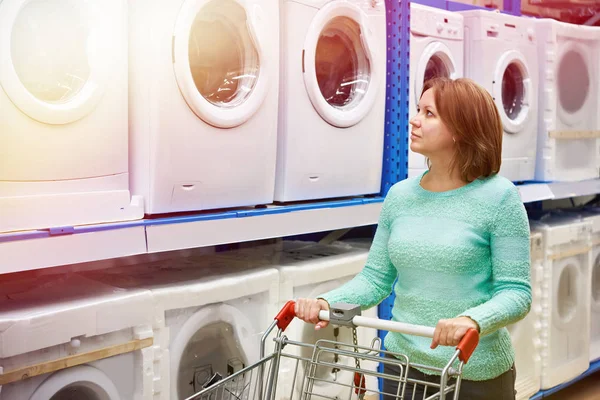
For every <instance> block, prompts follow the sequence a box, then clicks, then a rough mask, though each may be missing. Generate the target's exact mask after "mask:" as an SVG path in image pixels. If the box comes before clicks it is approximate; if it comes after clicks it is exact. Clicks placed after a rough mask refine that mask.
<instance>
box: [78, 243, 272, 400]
mask: <svg viewBox="0 0 600 400" xmlns="http://www.w3.org/2000/svg"><path fill="white" fill-rule="evenodd" d="M258 265H259V264H258V263H256V264H249V263H246V262H244V261H236V260H233V259H228V260H224V259H218V258H215V257H211V256H209V255H205V256H201V257H197V258H194V257H192V258H185V259H170V260H163V261H157V262H153V263H147V264H138V265H129V266H125V267H116V268H113V269H107V270H104V271H93V272H89V273H87V274H86V276H88V277H90V278H93V279H97V280H99V281H102V282H106V283H108V284H111V285H114V286H117V287H123V288H144V289H149V290H150V291H151V292H152V298H153V307H154V310H155V316H154V318H155V319H154V325H153V329H154V331H155V332H154V336H155V338H156V341H155V345H154V355H155V358H156V362H155V365H154V376H153V381H154V399H162V400H168V399H184V398H187V397H189V396H191V395H193V394H194V393H196V392H198V391H200V390H201V389H202V388H203V386H204V385H205V384H207V383H208V382H209V380H210V379H211V378H212V377H213V376H215V374H216V373H218V374H220V375H221V376H222V377H223V378H225V377H227V376H228V375H230V374H231V373H234V372H237V371H239V370H240V369H241V368H243V367H245V366H249V365H250V364H252V363H255V362H257V361H258V359H259V345H260V339H261V335H262V334H263V333H264V331H265V330H266V328H267V327H268V326H269V324H270V323H271V321H272V320H273V318H274V317H275V315H276V314H277V310H276V304H277V296H278V285H279V273H278V271H277V270H276V269H275V268H268V267H267V268H262V267H257V266H258ZM272 343H273V342H272V340H271V341H270V342H269V343H267V346H268V347H267V351H269V349H272ZM250 378H251V377H250V376H245V379H244V380H243V381H237V382H236V381H234V382H231V383H230V384H228V386H227V390H230V391H231V392H232V393H233V394H232V397H234V398H235V396H239V395H240V393H241V390H242V389H243V388H244V385H246V384H247V383H248V381H247V380H248V379H250Z"/></svg>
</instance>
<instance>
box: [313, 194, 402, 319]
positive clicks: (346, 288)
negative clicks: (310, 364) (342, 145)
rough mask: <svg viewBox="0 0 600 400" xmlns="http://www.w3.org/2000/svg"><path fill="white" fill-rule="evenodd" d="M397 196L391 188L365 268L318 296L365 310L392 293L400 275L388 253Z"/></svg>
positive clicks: (330, 302) (331, 301) (328, 300)
mask: <svg viewBox="0 0 600 400" xmlns="http://www.w3.org/2000/svg"><path fill="white" fill-rule="evenodd" d="M394 197H395V191H394V190H393V189H392V190H391V191H390V192H389V193H388V195H387V196H386V199H385V201H384V203H383V207H382V209H381V214H380V216H379V223H378V225H377V230H376V232H375V237H374V238H373V243H372V245H371V249H370V250H369V255H368V257H367V262H366V265H365V266H364V268H363V270H362V271H361V272H360V273H359V274H358V275H356V276H355V277H354V278H353V279H352V280H350V281H349V282H347V283H346V284H344V285H342V286H340V287H339V288H336V289H334V290H332V291H330V292H328V293H325V294H323V295H321V296H319V297H320V298H323V299H325V300H326V301H327V302H328V303H329V304H333V303H349V304H356V305H360V306H361V308H362V309H363V310H366V309H368V308H371V307H373V306H375V305H377V304H379V303H381V301H382V300H383V299H385V298H387V297H388V296H389V295H390V293H391V292H392V286H393V284H394V281H395V280H396V277H397V275H398V271H397V270H396V268H395V267H394V265H393V264H392V262H391V261H390V257H389V254H388V240H389V237H390V230H391V217H390V216H391V209H392V207H393V203H394Z"/></svg>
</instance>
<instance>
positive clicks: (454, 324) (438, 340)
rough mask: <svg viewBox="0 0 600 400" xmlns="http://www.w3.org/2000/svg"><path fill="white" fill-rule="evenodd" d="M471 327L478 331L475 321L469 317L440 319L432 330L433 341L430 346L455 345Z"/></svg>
mask: <svg viewBox="0 0 600 400" xmlns="http://www.w3.org/2000/svg"><path fill="white" fill-rule="evenodd" d="M471 328H474V329H477V331H479V326H478V325H477V322H475V321H473V320H472V319H471V318H469V317H458V318H452V319H440V320H439V321H438V323H437V326H436V327H435V331H434V332H433V341H432V342H431V348H432V349H435V348H436V347H438V345H442V346H456V345H458V343H459V342H460V340H461V339H462V338H463V336H465V334H466V333H467V331H468V330H469V329H471Z"/></svg>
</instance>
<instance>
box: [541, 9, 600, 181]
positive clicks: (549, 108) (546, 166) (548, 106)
mask: <svg viewBox="0 0 600 400" xmlns="http://www.w3.org/2000/svg"><path fill="white" fill-rule="evenodd" d="M536 30H537V36H538V43H539V51H538V54H539V61H540V72H539V76H540V90H539V104H540V115H539V137H538V160H537V166H536V179H537V180H541V181H553V180H556V181H578V180H583V179H592V178H598V176H599V175H598V174H599V172H598V171H599V168H600V140H599V137H600V88H599V87H598V80H599V79H600V29H598V28H597V27H590V26H582V25H571V24H567V23H563V22H558V21H555V20H551V19H541V20H538V21H537V22H536Z"/></svg>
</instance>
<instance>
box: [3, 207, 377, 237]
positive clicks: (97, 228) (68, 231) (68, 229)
mask: <svg viewBox="0 0 600 400" xmlns="http://www.w3.org/2000/svg"><path fill="white" fill-rule="evenodd" d="M381 202H383V197H380V196H377V197H365V198H362V197H361V198H352V199H346V200H335V201H319V202H311V203H303V204H294V205H286V206H272V207H267V208H258V209H248V210H232V211H225V212H215V213H206V214H195V215H180V216H170V217H165V218H156V219H143V220H138V221H128V222H119V223H114V224H99V225H86V226H75V227H72V226H63V227H54V228H49V229H42V230H36V231H25V232H10V233H3V234H0V243H4V242H14V241H17V240H30V239H42V238H49V237H52V236H62V235H73V234H79V233H90V232H102V231H109V230H116V229H125V228H134V227H138V226H143V227H147V226H153V225H168V224H182V223H186V222H198V221H211V220H216V219H229V218H245V217H256V216H260V215H271V214H283V213H289V212H295V211H306V210H315V209H324V208H340V207H351V206H358V205H363V204H374V203H381Z"/></svg>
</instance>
